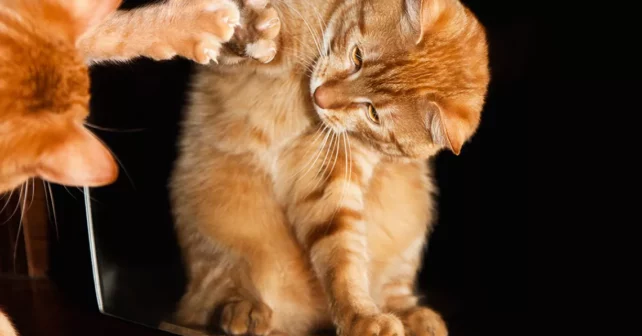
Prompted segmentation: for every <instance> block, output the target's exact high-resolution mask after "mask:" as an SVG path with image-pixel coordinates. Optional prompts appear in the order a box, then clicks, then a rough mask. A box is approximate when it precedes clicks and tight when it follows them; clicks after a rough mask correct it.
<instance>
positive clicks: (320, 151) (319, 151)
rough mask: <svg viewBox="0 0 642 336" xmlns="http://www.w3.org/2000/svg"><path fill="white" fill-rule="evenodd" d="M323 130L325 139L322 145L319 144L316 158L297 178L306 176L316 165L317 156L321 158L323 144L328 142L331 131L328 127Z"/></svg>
mask: <svg viewBox="0 0 642 336" xmlns="http://www.w3.org/2000/svg"><path fill="white" fill-rule="evenodd" d="M325 130H326V131H325V134H326V136H325V138H323V143H322V144H321V147H320V148H319V150H318V153H317V156H316V158H315V159H314V161H313V162H312V164H310V165H309V167H308V169H307V170H306V172H305V173H303V175H301V176H299V178H302V177H304V176H306V175H307V174H308V173H309V172H310V170H312V167H314V165H315V164H316V163H317V160H318V159H319V156H321V153H322V152H323V149H324V148H325V144H326V142H327V140H328V137H329V136H330V133H331V132H332V130H331V129H330V128H329V127H326V128H325Z"/></svg>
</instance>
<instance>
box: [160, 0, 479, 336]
mask: <svg viewBox="0 0 642 336" xmlns="http://www.w3.org/2000/svg"><path fill="white" fill-rule="evenodd" d="M271 5H272V6H273V8H274V9H275V10H276V11H277V13H278V15H279V17H280V19H281V31H280V37H279V39H278V49H279V53H278V54H277V55H276V58H275V59H274V61H272V62H271V63H270V64H267V65H258V64H257V65H256V66H249V65H248V66H243V67H216V66H212V67H209V68H207V69H203V70H202V71H201V72H200V74H199V75H198V77H197V80H196V82H195V83H194V90H193V93H192V94H191V103H190V107H189V109H188V111H187V115H186V120H185V122H184V126H183V134H182V139H181V140H180V147H181V154H180V156H179V158H178V160H177V162H176V167H175V170H174V172H173V176H172V178H171V183H170V186H171V198H172V203H173V212H174V217H175V223H176V230H177V233H178V237H179V242H180V244H181V247H182V250H183V254H184V258H185V263H186V265H187V268H188V274H187V276H188V286H187V291H186V293H185V294H184V296H183V298H182V300H181V301H180V303H179V306H178V310H177V314H176V318H177V320H178V322H179V323H180V324H183V325H188V326H193V327H199V328H207V327H209V324H210V323H211V322H212V319H213V318H214V317H215V314H214V312H215V311H217V310H219V309H220V311H221V318H220V320H215V324H216V326H220V327H221V328H222V329H223V330H224V331H225V332H226V333H228V334H233V335H240V334H251V335H266V334H273V333H286V334H288V335H290V336H303V335H308V334H309V332H310V331H311V330H313V329H315V328H320V327H326V326H328V325H329V323H330V322H332V323H333V324H334V325H335V326H336V327H337V328H338V334H340V335H348V336H372V335H381V336H393V335H395V336H403V335H404V334H408V335H417V336H429V335H432V336H443V335H446V334H447V328H446V325H445V323H444V321H443V320H442V318H441V317H440V315H439V314H438V313H436V312H435V311H433V310H432V309H430V308H427V307H422V306H420V305H419V304H418V298H417V295H416V293H415V278H416V273H417V271H418V268H419V266H420V264H421V257H422V252H423V248H424V246H425V243H426V236H427V234H428V233H429V231H430V228H431V222H432V218H434V211H433V209H432V198H431V193H432V192H434V191H435V190H434V189H435V188H434V186H433V184H432V182H431V178H430V172H429V170H428V168H427V165H426V159H427V158H429V157H431V156H433V155H435V154H436V153H438V152H439V151H440V150H442V149H447V150H450V151H452V152H454V153H456V154H459V153H460V151H461V148H462V146H463V145H464V143H465V142H466V141H467V140H468V139H470V137H471V136H472V135H473V133H474V132H475V131H476V129H477V127H478V124H479V121H480V114H481V110H482V107H483V104H484V100H485V95H486V91H487V86H488V82H489V70H488V57H487V45H486V38H485V32H484V29H483V27H482V26H481V25H480V23H479V22H478V21H477V19H476V18H475V16H474V15H473V13H471V12H470V11H469V10H468V9H467V8H466V7H465V6H464V5H462V4H461V3H460V2H459V1H458V0H400V1H389V0H345V1H331V0H319V1H306V0H273V1H272V3H271Z"/></svg>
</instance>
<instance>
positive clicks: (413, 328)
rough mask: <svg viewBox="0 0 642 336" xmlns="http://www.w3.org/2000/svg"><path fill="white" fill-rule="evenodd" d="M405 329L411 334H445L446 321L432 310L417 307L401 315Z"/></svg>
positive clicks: (417, 335) (419, 335)
mask: <svg viewBox="0 0 642 336" xmlns="http://www.w3.org/2000/svg"><path fill="white" fill-rule="evenodd" d="M403 322H404V325H405V326H406V329H407V330H408V331H409V332H410V333H411V334H412V335H413V336H447V335H448V329H447V328H446V323H445V322H444V320H443V319H442V318H441V316H440V315H439V314H437V313H436V312H435V311H434V310H432V309H430V308H426V307H417V308H414V309H412V310H411V311H409V312H407V313H406V314H404V316H403Z"/></svg>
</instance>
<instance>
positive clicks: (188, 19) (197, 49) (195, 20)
mask: <svg viewBox="0 0 642 336" xmlns="http://www.w3.org/2000/svg"><path fill="white" fill-rule="evenodd" d="M176 11H177V12H176V13H175V14H174V15H172V17H171V18H169V19H168V21H167V22H166V27H164V28H163V32H164V34H162V35H164V36H162V41H163V42H162V43H160V45H155V46H154V47H153V48H152V50H151V51H150V56H151V57H152V58H155V59H167V58H165V57H167V56H171V55H172V54H173V55H179V56H182V57H185V58H188V59H191V60H193V61H195V62H198V63H201V64H207V63H209V62H211V61H214V62H217V58H218V56H219V53H220V49H221V45H222V44H223V43H226V42H228V41H229V40H230V39H231V38H232V36H233V35H234V31H235V29H236V28H237V27H238V25H239V22H240V19H241V13H240V11H239V8H238V6H237V5H236V4H235V3H234V2H232V1H231V0H194V1H186V2H184V3H181V5H180V7H179V8H178V9H176ZM170 58H171V57H170Z"/></svg>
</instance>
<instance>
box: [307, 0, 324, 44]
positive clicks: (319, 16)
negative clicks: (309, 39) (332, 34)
mask: <svg viewBox="0 0 642 336" xmlns="http://www.w3.org/2000/svg"><path fill="white" fill-rule="evenodd" d="M309 3H310V2H308V4H309ZM310 7H312V9H313V10H314V15H315V16H316V17H317V22H318V23H319V29H320V30H321V36H323V33H324V32H325V30H326V29H327V28H328V26H327V25H326V23H325V21H324V20H323V17H322V16H321V13H319V9H318V8H317V6H314V5H311V4H310ZM321 40H322V41H323V38H321ZM322 45H323V44H322Z"/></svg>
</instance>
